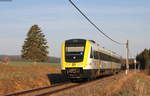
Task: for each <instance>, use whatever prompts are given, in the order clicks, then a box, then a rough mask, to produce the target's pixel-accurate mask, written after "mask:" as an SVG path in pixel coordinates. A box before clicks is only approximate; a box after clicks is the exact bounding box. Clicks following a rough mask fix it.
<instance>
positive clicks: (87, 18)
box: [69, 0, 126, 45]
mask: <svg viewBox="0 0 150 96" xmlns="http://www.w3.org/2000/svg"><path fill="white" fill-rule="evenodd" d="M69 2H70V3H71V4H72V5H73V6H74V7H75V8H76V9H77V10H78V11H79V13H81V14H82V16H83V17H84V18H85V19H86V20H87V21H88V22H89V23H90V24H92V25H93V26H94V27H95V28H96V29H97V30H98V31H99V32H100V33H101V34H103V35H104V36H105V37H107V38H108V39H109V40H111V41H113V42H115V43H117V44H119V45H126V43H120V42H118V41H116V40H114V39H112V38H111V37H109V36H108V35H107V34H106V33H104V32H103V31H102V30H101V29H100V28H99V27H98V26H97V25H96V24H94V22H92V21H91V20H90V19H89V17H87V16H86V15H85V14H84V13H83V12H82V11H81V10H80V9H79V8H78V7H77V6H76V5H75V3H74V2H73V1H71V0H69Z"/></svg>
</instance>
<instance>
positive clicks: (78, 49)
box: [61, 39, 121, 80]
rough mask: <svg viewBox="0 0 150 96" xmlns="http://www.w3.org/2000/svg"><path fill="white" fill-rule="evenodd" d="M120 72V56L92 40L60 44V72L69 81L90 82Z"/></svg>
mask: <svg viewBox="0 0 150 96" xmlns="http://www.w3.org/2000/svg"><path fill="white" fill-rule="evenodd" d="M120 70H121V56H119V55H118V54H116V53H115V52H112V51H110V50H106V49H105V48H104V47H101V46H100V45H99V44H98V43H96V42H95V41H93V40H86V39H69V40H66V41H64V42H63V43H62V49H61V72H62V74H63V75H64V76H65V77H66V78H67V79H70V80H81V79H82V80H83V79H87V80H91V79H95V78H96V77H98V76H102V75H109V74H115V73H118V72H120Z"/></svg>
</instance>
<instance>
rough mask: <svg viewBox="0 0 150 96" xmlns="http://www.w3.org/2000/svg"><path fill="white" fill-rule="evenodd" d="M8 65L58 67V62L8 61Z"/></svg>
mask: <svg viewBox="0 0 150 96" xmlns="http://www.w3.org/2000/svg"><path fill="white" fill-rule="evenodd" d="M0 64H2V63H1V62H0ZM8 65H13V66H31V65H40V66H56V67H60V63H44V62H37V63H36V64H35V63H33V62H9V64H8Z"/></svg>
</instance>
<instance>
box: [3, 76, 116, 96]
mask: <svg viewBox="0 0 150 96" xmlns="http://www.w3.org/2000/svg"><path fill="white" fill-rule="evenodd" d="M113 77H114V75H113V76H106V77H105V76H104V77H101V78H98V79H96V80H92V81H89V82H81V83H71V82H66V83H61V84H58V85H54V86H48V87H43V88H38V89H33V90H27V91H23V92H18V93H13V94H6V95H3V96H49V95H52V94H57V93H61V92H63V91H68V90H71V89H73V88H82V87H85V86H93V85H94V86H101V88H103V87H104V86H105V85H107V83H108V82H111V81H113V79H116V78H113ZM56 96H57V95H56ZM58 96H59V95H58Z"/></svg>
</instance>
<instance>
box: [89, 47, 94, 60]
mask: <svg viewBox="0 0 150 96" xmlns="http://www.w3.org/2000/svg"><path fill="white" fill-rule="evenodd" d="M90 58H94V56H93V50H92V48H91V53H90Z"/></svg>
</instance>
